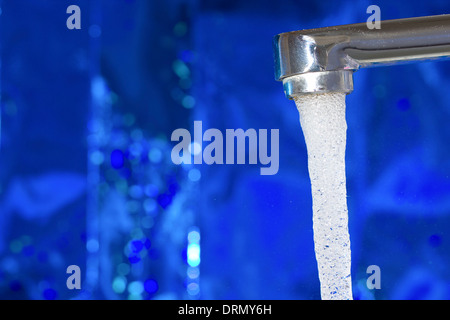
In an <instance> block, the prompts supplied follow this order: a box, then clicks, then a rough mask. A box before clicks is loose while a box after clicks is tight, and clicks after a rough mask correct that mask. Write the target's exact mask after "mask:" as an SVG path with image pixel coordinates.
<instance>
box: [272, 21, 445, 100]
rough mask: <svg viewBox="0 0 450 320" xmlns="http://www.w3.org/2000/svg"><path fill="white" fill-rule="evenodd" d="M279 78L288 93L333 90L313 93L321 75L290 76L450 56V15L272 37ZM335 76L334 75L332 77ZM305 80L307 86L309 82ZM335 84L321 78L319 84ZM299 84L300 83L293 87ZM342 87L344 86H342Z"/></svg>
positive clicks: (330, 28) (352, 69) (320, 29)
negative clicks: (369, 26)
mask: <svg viewBox="0 0 450 320" xmlns="http://www.w3.org/2000/svg"><path fill="white" fill-rule="evenodd" d="M273 48H274V59H275V78H276V80H280V81H281V80H283V82H284V86H285V89H286V88H287V89H289V90H286V93H287V94H288V93H289V92H290V93H291V97H292V94H293V93H295V94H301V93H302V92H304V93H307V92H310V90H313V91H312V92H327V90H328V91H332V88H331V87H327V86H325V87H323V89H317V90H316V89H311V88H313V87H314V86H313V83H312V84H310V83H308V84H307V85H306V82H307V81H306V80H305V79H311V81H312V82H314V81H316V82H317V79H318V78H323V76H326V75H325V74H324V75H322V76H319V75H315V76H308V77H303V78H302V79H303V80H302V81H300V80H299V79H295V80H294V79H291V80H290V81H286V78H288V77H292V76H296V75H301V74H306V73H316V72H323V71H338V70H351V71H356V70H358V69H359V68H363V67H371V66H385V65H392V64H398V63H405V62H410V61H416V60H428V59H445V58H449V57H450V15H438V16H428V17H419V18H408V19H398V20H386V21H381V29H368V28H367V25H366V23H358V24H350V25H342V26H335V27H326V28H319V29H309V30H301V31H293V32H287V33H281V34H279V35H276V36H275V37H274V39H273ZM333 76H335V77H336V75H333ZM305 81H306V82H305ZM323 83H328V84H329V85H330V86H331V85H332V81H331V80H330V81H325V80H324V79H322V80H321V81H320V85H322V84H323ZM295 84H298V85H297V86H295ZM340 88H341V89H344V88H345V86H344V87H340Z"/></svg>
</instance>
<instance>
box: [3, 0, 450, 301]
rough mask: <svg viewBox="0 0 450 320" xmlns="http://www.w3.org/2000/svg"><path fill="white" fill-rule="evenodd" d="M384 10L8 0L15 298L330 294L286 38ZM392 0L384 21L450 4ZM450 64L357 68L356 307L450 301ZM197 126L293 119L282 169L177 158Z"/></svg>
mask: <svg viewBox="0 0 450 320" xmlns="http://www.w3.org/2000/svg"><path fill="white" fill-rule="evenodd" d="M71 4H76V5H78V6H79V7H80V9H81V29H80V30H76V29H75V30H69V29H68V28H67V27H66V20H67V18H68V17H69V16H70V14H68V13H66V9H67V7H68V6H69V5H71ZM370 4H372V3H371V2H369V1H358V2H356V3H355V2H354V1H341V2H339V3H338V2H335V1H294V0H290V1H273V2H268V3H261V2H260V1H254V0H250V1H229V0H228V1H200V0H191V1H188V0H174V1H146V0H114V1H110V0H95V1H93V0H91V1H87V0H85V1H83V0H80V1H66V0H52V1H51V0H47V1H45V0H42V1H31V0H23V1H12V0H3V1H0V5H1V11H0V12H1V14H0V46H1V69H0V71H1V81H0V88H1V118H0V121H1V122H0V123H1V126H0V128H1V130H0V143H1V144H0V298H1V299H320V291H319V280H318V275H317V266H316V261H315V257H314V246H313V234H312V209H311V205H312V203H311V192H310V184H309V177H308V170H307V155H306V147H305V143H304V140H303V135H302V131H301V128H300V124H299V119H298V117H299V116H298V112H297V110H296V108H295V105H294V103H293V102H292V101H289V100H287V99H286V98H285V96H284V93H283V89H282V85H281V83H279V82H276V81H275V80H274V75H273V74H274V71H273V55H272V37H273V36H274V35H276V34H278V33H281V32H286V31H293V30H298V29H307V28H316V27H325V26H332V25H340V24H347V23H356V22H364V21H366V19H367V17H368V14H367V13H366V9H367V7H368V6H369V5H370ZM376 4H377V5H378V6H379V7H380V8H381V18H382V19H397V18H406V17H414V16H426V15H434V14H443V13H448V12H449V10H450V4H449V3H448V2H447V1H427V2H422V1H412V2H411V1H409V2H402V3H398V2H392V1H379V2H378V3H376ZM448 74H450V62H445V61H442V62H422V63H416V64H410V65H402V66H394V67H385V68H373V69H365V70H360V71H357V72H356V73H355V74H354V87H355V90H354V92H353V93H352V94H350V95H349V96H348V97H347V122H348V139H347V163H346V170H347V189H348V199H347V200H348V205H349V215H350V217H349V218H350V236H351V246H352V259H353V261H352V278H353V292H354V297H355V299H449V298H450V291H449V289H448V288H450V277H449V275H448V273H447V272H446V271H447V270H446V267H447V266H448V265H449V264H450V256H449V252H450V251H449V250H450V248H449V246H450V238H449V228H450V220H449V218H450V216H449V212H450V160H449V159H450V149H449V148H448V146H447V145H448V141H449V139H450V127H449V126H448V121H449V119H450V104H449V102H448V101H449V99H450V97H449V92H448V91H447V90H446V88H448V87H449V85H450V79H449V78H448ZM194 121H202V129H203V133H204V132H205V131H206V130H208V129H218V131H219V132H221V133H223V137H224V138H225V132H226V130H227V129H238V128H242V129H244V130H247V129H250V128H252V129H255V130H256V132H259V131H258V130H260V129H268V131H269V133H270V129H278V130H279V170H278V171H277V173H276V174H275V175H261V174H260V168H261V167H262V166H264V165H262V164H261V163H259V162H258V163H257V164H248V161H247V162H246V164H234V165H232V164H211V165H208V164H205V163H204V161H203V164H182V165H176V164H174V163H173V159H172V149H173V147H174V146H175V145H176V143H177V142H174V141H171V136H172V133H173V132H174V130H176V129H180V128H185V129H187V130H188V131H189V132H190V133H191V135H192V139H195V137H194ZM269 137H270V136H269ZM269 140H270V139H269ZM208 143H209V142H206V141H204V142H203V146H202V147H203V149H200V152H201V151H202V150H204V148H205V147H206V146H207V145H208ZM190 147H191V149H190V150H191V152H192V153H196V152H197V151H198V150H197V151H196V148H197V147H199V146H198V145H195V144H191V146H190ZM269 149H270V148H269ZM270 151H273V150H270ZM200 154H201V153H200ZM216 155H217V154H216ZM249 157H250V154H249V151H247V154H246V159H247V160H248V159H249ZM70 265H78V266H79V267H80V270H81V289H73V290H70V289H69V288H68V287H67V283H66V280H67V278H68V277H69V276H70V274H68V273H66V270H67V267H68V266H70ZM370 265H378V266H379V267H380V270H381V289H373V290H370V289H368V288H367V286H366V280H367V278H368V276H369V275H368V274H367V273H366V270H367V267H368V266H370Z"/></svg>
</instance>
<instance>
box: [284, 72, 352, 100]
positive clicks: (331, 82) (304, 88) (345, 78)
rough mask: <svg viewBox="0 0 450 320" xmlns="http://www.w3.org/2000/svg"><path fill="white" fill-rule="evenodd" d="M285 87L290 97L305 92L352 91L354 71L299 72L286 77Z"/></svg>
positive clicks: (285, 91) (287, 95)
mask: <svg viewBox="0 0 450 320" xmlns="http://www.w3.org/2000/svg"><path fill="white" fill-rule="evenodd" d="M283 88H284V93H285V94H286V97H288V98H289V99H293V98H294V97H295V96H296V95H299V94H305V93H327V92H344V93H350V92H352V91H353V71H351V70H337V71H322V72H307V73H302V74H297V75H295V76H291V77H286V78H284V79H283Z"/></svg>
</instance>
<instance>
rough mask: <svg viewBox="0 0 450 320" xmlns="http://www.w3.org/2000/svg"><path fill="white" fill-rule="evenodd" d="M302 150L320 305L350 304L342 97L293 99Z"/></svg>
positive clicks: (322, 95)
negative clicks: (308, 182) (332, 302)
mask: <svg viewBox="0 0 450 320" xmlns="http://www.w3.org/2000/svg"><path fill="white" fill-rule="evenodd" d="M295 103H296V105H297V109H298V111H299V113H300V124H301V126H302V129H303V135H304V137H305V141H306V147H307V150H308V170H309V176H310V180H311V193H312V199H313V230H314V249H315V252H316V259H317V265H318V270H319V280H320V286H321V296H322V299H323V300H352V283H351V275H350V265H351V256H350V236H349V232H348V210H347V192H346V183H345V145H346V131H347V123H346V121H345V94H344V93H326V94H306V95H301V96H298V97H297V98H296V99H295Z"/></svg>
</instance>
